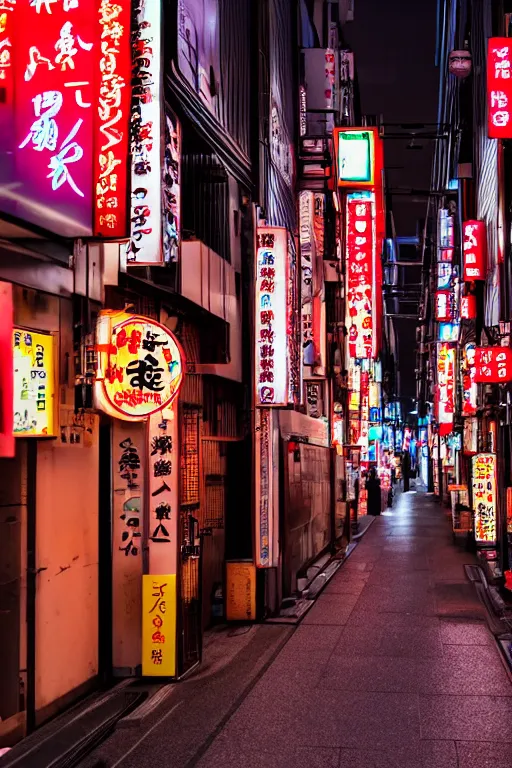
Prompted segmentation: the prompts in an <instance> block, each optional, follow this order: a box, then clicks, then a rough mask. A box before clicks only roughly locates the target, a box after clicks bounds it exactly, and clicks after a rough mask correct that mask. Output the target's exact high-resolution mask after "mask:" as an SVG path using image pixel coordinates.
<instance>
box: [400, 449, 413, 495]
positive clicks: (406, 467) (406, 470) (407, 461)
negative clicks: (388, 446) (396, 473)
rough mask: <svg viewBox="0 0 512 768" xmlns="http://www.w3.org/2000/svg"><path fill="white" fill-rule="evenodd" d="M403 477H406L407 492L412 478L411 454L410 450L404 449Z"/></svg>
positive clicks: (405, 488)
mask: <svg viewBox="0 0 512 768" xmlns="http://www.w3.org/2000/svg"><path fill="white" fill-rule="evenodd" d="M402 477H403V479H404V493H407V491H408V490H409V481H410V479H411V455H410V453H409V451H404V455H403V456H402Z"/></svg>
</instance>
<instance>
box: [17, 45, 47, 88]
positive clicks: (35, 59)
mask: <svg viewBox="0 0 512 768" xmlns="http://www.w3.org/2000/svg"><path fill="white" fill-rule="evenodd" d="M28 58H29V63H28V64H27V66H26V69H25V74H24V75H23V79H24V80H25V82H27V83H28V82H29V81H30V80H32V78H33V77H34V75H35V73H36V69H37V67H38V65H39V64H46V66H47V67H48V70H51V69H55V67H54V66H53V64H52V63H51V61H50V59H47V58H45V56H41V53H40V52H39V49H38V48H36V46H35V45H32V46H31V47H30V48H29V50H28Z"/></svg>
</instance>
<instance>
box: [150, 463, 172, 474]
mask: <svg viewBox="0 0 512 768" xmlns="http://www.w3.org/2000/svg"><path fill="white" fill-rule="evenodd" d="M171 473H172V462H170V461H168V460H166V459H158V461H155V463H154V464H153V477H168V476H169V475H170V474H171Z"/></svg>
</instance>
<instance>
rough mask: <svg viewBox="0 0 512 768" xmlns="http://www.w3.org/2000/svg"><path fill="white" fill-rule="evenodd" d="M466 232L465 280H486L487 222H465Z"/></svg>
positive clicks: (464, 229)
mask: <svg viewBox="0 0 512 768" xmlns="http://www.w3.org/2000/svg"><path fill="white" fill-rule="evenodd" d="M463 232H464V280H466V281H467V282H470V281H472V280H485V277H486V275H485V254H486V249H487V235H486V229H485V221H465V222H464V225H463Z"/></svg>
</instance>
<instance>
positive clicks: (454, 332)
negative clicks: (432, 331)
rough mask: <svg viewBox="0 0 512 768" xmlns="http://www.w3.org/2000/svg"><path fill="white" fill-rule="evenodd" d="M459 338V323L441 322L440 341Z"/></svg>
mask: <svg viewBox="0 0 512 768" xmlns="http://www.w3.org/2000/svg"><path fill="white" fill-rule="evenodd" d="M458 338H459V325H458V323H439V341H457V339H458Z"/></svg>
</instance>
